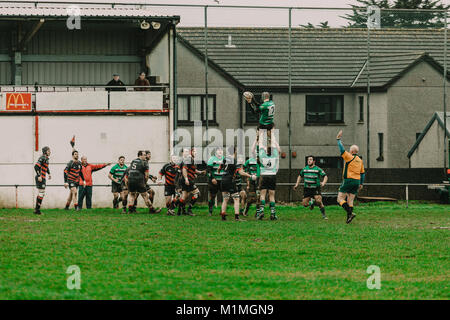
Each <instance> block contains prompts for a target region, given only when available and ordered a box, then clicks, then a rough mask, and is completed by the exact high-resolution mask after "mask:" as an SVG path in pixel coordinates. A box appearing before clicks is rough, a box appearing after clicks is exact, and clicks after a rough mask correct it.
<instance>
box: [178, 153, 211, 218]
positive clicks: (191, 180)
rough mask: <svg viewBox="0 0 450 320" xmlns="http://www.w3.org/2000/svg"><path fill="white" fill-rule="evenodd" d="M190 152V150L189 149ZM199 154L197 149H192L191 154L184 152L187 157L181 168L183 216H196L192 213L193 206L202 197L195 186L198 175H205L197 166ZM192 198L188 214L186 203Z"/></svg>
mask: <svg viewBox="0 0 450 320" xmlns="http://www.w3.org/2000/svg"><path fill="white" fill-rule="evenodd" d="M188 150H189V149H188ZM196 154H197V150H196V149H195V147H193V148H191V149H190V152H189V153H187V152H186V151H184V152H183V155H185V157H184V158H183V164H182V166H181V172H182V178H181V190H182V194H181V199H180V207H181V210H180V211H181V214H187V215H189V216H194V213H193V212H192V206H193V205H194V204H195V202H196V201H197V199H198V197H199V196H200V190H198V188H197V186H196V185H195V179H197V175H199V174H203V173H205V171H206V170H205V171H200V170H198V169H197V166H196V164H195V156H196ZM188 197H190V199H189V200H190V201H189V207H188V210H187V212H185V207H186V201H187V200H188Z"/></svg>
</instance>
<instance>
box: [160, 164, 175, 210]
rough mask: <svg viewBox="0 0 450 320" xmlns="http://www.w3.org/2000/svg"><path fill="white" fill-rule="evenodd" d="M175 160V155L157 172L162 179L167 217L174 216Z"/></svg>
mask: <svg viewBox="0 0 450 320" xmlns="http://www.w3.org/2000/svg"><path fill="white" fill-rule="evenodd" d="M177 158H178V157H177V156H175V155H173V156H171V157H170V162H169V163H166V164H165V165H164V166H163V167H162V168H161V170H160V171H159V176H160V179H162V178H163V177H164V196H165V197H166V208H167V215H169V216H174V215H175V212H174V209H175V202H174V201H175V197H176V192H175V179H176V177H177V172H178V169H179V166H178V165H177V164H176V163H177V162H178V159H177Z"/></svg>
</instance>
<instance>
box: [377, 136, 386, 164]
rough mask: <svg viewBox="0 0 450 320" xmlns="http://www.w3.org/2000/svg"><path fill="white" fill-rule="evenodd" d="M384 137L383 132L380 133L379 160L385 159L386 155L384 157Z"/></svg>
mask: <svg viewBox="0 0 450 320" xmlns="http://www.w3.org/2000/svg"><path fill="white" fill-rule="evenodd" d="M383 139H384V137H383V133H378V158H377V161H383V160H384V157H383V149H384V146H383V143H384V141H383Z"/></svg>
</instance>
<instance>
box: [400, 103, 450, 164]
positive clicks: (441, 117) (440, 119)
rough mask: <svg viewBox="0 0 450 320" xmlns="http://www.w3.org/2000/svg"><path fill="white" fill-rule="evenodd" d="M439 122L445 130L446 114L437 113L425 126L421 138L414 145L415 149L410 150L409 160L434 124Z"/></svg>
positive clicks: (449, 123)
mask: <svg viewBox="0 0 450 320" xmlns="http://www.w3.org/2000/svg"><path fill="white" fill-rule="evenodd" d="M446 114H447V128H446V131H447V137H448V138H450V112H447V113H446ZM435 121H437V122H438V124H439V126H440V127H441V128H442V129H444V112H435V113H434V115H433V117H431V120H430V121H429V122H428V123H427V125H426V126H425V129H423V131H422V133H421V134H420V136H419V137H418V138H417V140H416V142H415V143H414V145H413V147H412V148H411V150H409V152H408V158H411V156H412V155H413V153H414V151H415V150H416V149H417V147H418V146H419V144H420V142H421V141H422V140H423V138H424V137H425V135H426V134H427V132H428V130H430V128H431V126H432V125H433V123H434V122H435Z"/></svg>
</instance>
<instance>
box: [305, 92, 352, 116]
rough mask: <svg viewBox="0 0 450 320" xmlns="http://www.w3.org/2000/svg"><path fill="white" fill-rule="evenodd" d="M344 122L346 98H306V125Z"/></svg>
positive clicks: (318, 96)
mask: <svg viewBox="0 0 450 320" xmlns="http://www.w3.org/2000/svg"><path fill="white" fill-rule="evenodd" d="M342 122H344V96H323V95H321V96H320V95H317V96H306V123H342Z"/></svg>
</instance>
